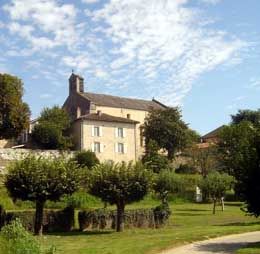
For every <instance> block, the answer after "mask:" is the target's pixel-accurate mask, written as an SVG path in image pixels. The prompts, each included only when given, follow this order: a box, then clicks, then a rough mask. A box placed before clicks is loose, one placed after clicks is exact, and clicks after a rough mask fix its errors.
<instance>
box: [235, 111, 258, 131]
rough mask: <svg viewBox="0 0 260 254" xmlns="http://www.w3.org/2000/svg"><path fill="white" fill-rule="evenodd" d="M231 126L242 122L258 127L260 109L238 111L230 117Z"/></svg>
mask: <svg viewBox="0 0 260 254" xmlns="http://www.w3.org/2000/svg"><path fill="white" fill-rule="evenodd" d="M231 119H232V122H231V123H232V124H239V123H241V122H242V121H247V122H251V123H252V124H253V125H254V126H258V127H260V109H258V110H249V109H245V110H239V111H238V113H237V114H235V115H231Z"/></svg>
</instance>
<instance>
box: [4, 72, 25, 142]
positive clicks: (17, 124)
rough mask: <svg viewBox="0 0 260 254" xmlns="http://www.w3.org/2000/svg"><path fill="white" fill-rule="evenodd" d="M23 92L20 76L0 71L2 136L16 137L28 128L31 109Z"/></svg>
mask: <svg viewBox="0 0 260 254" xmlns="http://www.w3.org/2000/svg"><path fill="white" fill-rule="evenodd" d="M23 92H24V90H23V83H22V81H21V80H20V79H19V78H17V77H15V76H11V75H9V74H1V73H0V138H7V139H8V138H16V137H18V135H19V134H21V132H22V131H23V130H25V129H26V128H28V126H29V120H30V109H29V106H28V105H27V104H26V103H25V102H23V100H22V97H23Z"/></svg>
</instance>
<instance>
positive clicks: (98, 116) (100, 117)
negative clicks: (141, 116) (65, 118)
mask: <svg viewBox="0 0 260 254" xmlns="http://www.w3.org/2000/svg"><path fill="white" fill-rule="evenodd" d="M77 120H91V121H103V122H117V123H130V124H137V123H139V122H138V121H134V120H132V119H128V118H123V117H117V116H111V115H108V114H104V113H94V114H87V115H84V116H81V117H79V118H78V119H77Z"/></svg>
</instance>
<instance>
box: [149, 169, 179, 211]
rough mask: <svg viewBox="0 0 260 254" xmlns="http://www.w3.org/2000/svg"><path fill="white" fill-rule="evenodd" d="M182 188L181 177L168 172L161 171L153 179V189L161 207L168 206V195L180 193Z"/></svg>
mask: <svg viewBox="0 0 260 254" xmlns="http://www.w3.org/2000/svg"><path fill="white" fill-rule="evenodd" d="M183 188H184V184H183V181H182V179H181V177H179V176H178V175H176V174H175V173H174V172H172V171H170V170H162V171H161V172H160V173H159V174H158V175H157V176H156V178H155V181H154V184H153V189H154V191H155V192H156V193H157V194H158V196H159V198H160V200H161V202H162V205H164V204H166V205H167V206H168V196H169V194H174V193H178V192H181V190H182V189H183Z"/></svg>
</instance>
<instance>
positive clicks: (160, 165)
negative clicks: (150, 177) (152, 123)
mask: <svg viewBox="0 0 260 254" xmlns="http://www.w3.org/2000/svg"><path fill="white" fill-rule="evenodd" d="M159 149H160V148H159V146H158V144H157V143H156V142H155V141H154V140H150V141H149V143H148V144H146V149H145V154H144V156H143V158H142V162H143V163H144V164H145V165H146V167H147V168H148V169H150V170H152V171H153V172H154V173H159V172H160V171H161V170H162V169H167V168H169V167H170V162H169V160H168V159H167V157H166V156H164V155H163V154H160V153H159Z"/></svg>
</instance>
